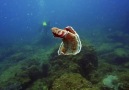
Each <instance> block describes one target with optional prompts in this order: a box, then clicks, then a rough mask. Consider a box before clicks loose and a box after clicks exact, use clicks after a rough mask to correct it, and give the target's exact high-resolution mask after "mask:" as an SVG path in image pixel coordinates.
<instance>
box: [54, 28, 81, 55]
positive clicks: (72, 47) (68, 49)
mask: <svg viewBox="0 0 129 90" xmlns="http://www.w3.org/2000/svg"><path fill="white" fill-rule="evenodd" d="M52 33H53V35H54V37H58V38H62V41H63V42H62V43H61V44H60V47H59V50H58V55H76V54H78V53H79V52H80V51H81V47H82V44H81V41H80V38H79V35H78V34H77V33H76V31H75V30H74V29H73V28H72V27H71V26H67V27H66V28H65V29H59V28H57V27H53V28H52Z"/></svg>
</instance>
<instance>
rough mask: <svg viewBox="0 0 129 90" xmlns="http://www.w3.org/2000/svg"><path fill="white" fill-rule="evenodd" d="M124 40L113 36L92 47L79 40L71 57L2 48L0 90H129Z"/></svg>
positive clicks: (27, 48)
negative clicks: (77, 51) (78, 51)
mask: <svg viewBox="0 0 129 90" xmlns="http://www.w3.org/2000/svg"><path fill="white" fill-rule="evenodd" d="M127 37H129V35H128V34H127V35H125V34H123V33H121V32H115V33H112V34H109V35H107V36H106V38H107V39H106V40H105V41H103V43H101V44H98V45H96V46H95V47H93V46H94V45H91V44H89V43H87V42H86V41H85V40H83V41H82V50H81V52H80V53H79V54H77V55H74V56H62V55H60V56H58V55H57V50H58V47H56V46H55V47H51V48H47V49H44V47H42V46H37V45H22V46H12V47H8V48H5V49H4V48H3V49H1V52H0V60H1V62H0V90H129V51H128V50H129V45H128V39H127V40H125V39H126V38H127ZM116 38H123V39H118V40H116ZM98 39H99V38H98Z"/></svg>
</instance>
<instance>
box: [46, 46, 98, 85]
mask: <svg viewBox="0 0 129 90" xmlns="http://www.w3.org/2000/svg"><path fill="white" fill-rule="evenodd" d="M56 51H57V50H54V51H53V53H52V54H51V58H50V62H49V65H50V69H49V70H50V71H49V76H48V82H47V83H48V85H49V86H50V87H51V85H52V83H53V82H54V80H56V79H57V80H58V78H59V77H60V76H62V75H63V74H67V73H79V74H80V75H81V76H84V78H86V79H88V78H89V77H90V73H91V72H92V71H93V70H96V68H97V66H98V59H97V56H96V53H95V50H94V48H93V47H92V46H89V45H87V44H83V47H82V50H81V52H80V53H79V54H77V55H75V56H63V55H60V56H58V55H57V53H56Z"/></svg>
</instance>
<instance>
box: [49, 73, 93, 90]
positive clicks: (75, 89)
mask: <svg viewBox="0 0 129 90" xmlns="http://www.w3.org/2000/svg"><path fill="white" fill-rule="evenodd" d="M91 87H92V85H91V83H90V82H89V81H87V80H86V79H85V78H83V77H82V76H81V75H80V74H77V73H69V74H63V75H62V76H61V77H60V78H58V79H56V80H55V81H54V83H53V85H52V89H51V90H89V88H91Z"/></svg>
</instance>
